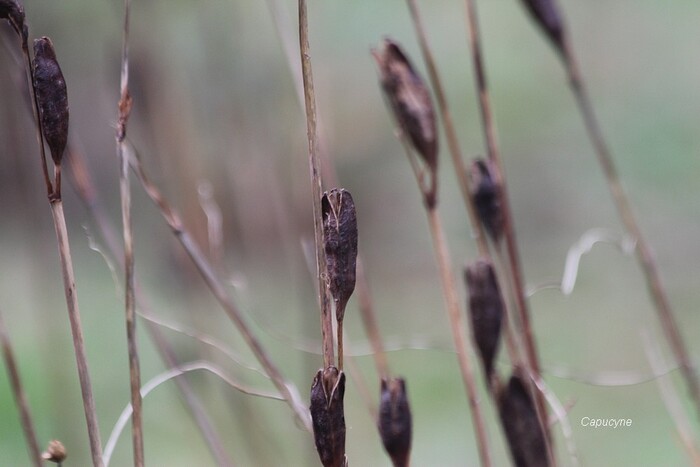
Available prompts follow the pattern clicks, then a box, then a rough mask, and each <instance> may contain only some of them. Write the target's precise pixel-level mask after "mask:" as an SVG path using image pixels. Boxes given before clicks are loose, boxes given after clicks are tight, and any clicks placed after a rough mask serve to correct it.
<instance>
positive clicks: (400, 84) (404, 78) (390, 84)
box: [372, 39, 438, 172]
mask: <svg viewBox="0 0 700 467" xmlns="http://www.w3.org/2000/svg"><path fill="white" fill-rule="evenodd" d="M372 54H373V55H374V59H375V60H376V61H377V65H378V66H379V73H380V79H381V83H382V87H383V88H384V92H385V93H386V95H387V97H388V99H389V102H390V103H391V107H392V110H393V111H394V115H395V116H396V120H397V121H398V122H399V125H400V126H401V129H402V130H403V132H404V133H406V135H407V136H408V137H409V139H410V141H411V143H412V144H413V146H414V148H415V149H416V151H418V153H419V154H420V155H421V157H422V158H423V161H424V162H425V163H426V165H427V166H428V167H429V168H430V170H431V171H432V172H435V170H436V169H437V150H438V142H437V130H436V125H435V111H434V109H433V102H432V100H431V98H430V92H429V91H428V87H427V86H426V85H425V83H424V82H423V80H422V79H421V77H420V76H419V75H418V73H416V71H415V70H414V68H413V65H411V62H410V61H409V60H408V58H407V57H406V54H404V53H403V51H402V50H401V47H399V45H398V44H397V43H396V42H394V41H392V40H391V39H385V40H384V43H383V49H382V50H381V51H376V50H373V51H372Z"/></svg>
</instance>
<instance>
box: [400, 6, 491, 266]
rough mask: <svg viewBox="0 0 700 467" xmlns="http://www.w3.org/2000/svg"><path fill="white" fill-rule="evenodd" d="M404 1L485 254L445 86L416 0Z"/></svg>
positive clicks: (482, 251)
mask: <svg viewBox="0 0 700 467" xmlns="http://www.w3.org/2000/svg"><path fill="white" fill-rule="evenodd" d="M406 3H407V4H408V9H409V11H410V13H411V19H412V20H413V26H414V28H415V30H416V36H417V37H418V44H419V45H420V50H421V53H422V55H423V60H424V61H425V65H426V67H427V69H428V77H429V78H430V84H431V85H432V87H433V90H434V91H435V97H436V99H437V103H438V108H439V109H440V115H441V117H442V123H443V126H444V127H445V136H446V137H447V146H448V148H449V150H450V156H451V157H452V165H453V166H454V170H455V175H457V182H458V183H459V190H460V192H461V194H462V199H463V201H464V205H465V207H466V208H467V215H468V216H469V222H470V223H471V226H472V235H473V236H474V241H475V242H476V246H477V247H478V249H479V254H480V255H481V256H484V257H489V249H488V243H487V241H486V236H485V235H484V229H483V227H482V225H481V222H479V217H478V216H477V214H476V207H475V206H474V203H473V201H472V197H471V195H470V193H471V189H470V182H469V176H468V173H467V168H466V166H465V165H464V158H463V157H462V150H461V149H460V147H459V139H458V138H457V131H456V130H455V126H454V123H453V122H452V114H451V112H450V109H449V105H448V103H447V98H446V97H445V90H444V87H443V86H442V80H441V79H440V75H439V74H438V71H437V66H436V65H435V58H434V57H433V53H432V52H431V50H430V46H429V45H428V39H427V36H426V34H425V29H424V28H423V21H422V20H421V16H420V13H419V12H418V4H417V3H416V0H406Z"/></svg>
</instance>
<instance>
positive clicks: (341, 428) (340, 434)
mask: <svg viewBox="0 0 700 467" xmlns="http://www.w3.org/2000/svg"><path fill="white" fill-rule="evenodd" d="M344 396H345V373H343V372H342V371H339V370H338V369H337V368H336V367H334V366H330V367H328V368H326V369H322V370H318V373H316V376H315V377H314V382H313V384H312V385H311V406H310V410H311V420H312V424H313V429H314V440H315V442H316V451H318V456H319V458H320V459H321V463H322V464H323V466H324V467H345V465H346V462H347V461H346V458H345V414H344V409H343V397H344Z"/></svg>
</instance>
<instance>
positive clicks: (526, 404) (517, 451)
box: [498, 374, 549, 467]
mask: <svg viewBox="0 0 700 467" xmlns="http://www.w3.org/2000/svg"><path fill="white" fill-rule="evenodd" d="M498 411H499V413H500V415H501V423H503V430H504V431H505V433H506V439H507V440H508V446H509V447H510V454H511V456H512V457H513V462H514V464H515V465H516V467H547V466H548V465H549V456H547V446H546V444H545V439H544V433H542V427H541V426H540V422H539V420H538V418H537V411H536V409H535V405H534V404H533V402H532V399H531V398H530V393H529V392H528V390H527V387H526V386H525V383H524V382H523V381H522V379H521V377H520V376H518V375H515V374H514V375H513V376H511V378H510V382H509V383H508V386H507V387H506V388H505V390H504V391H503V392H502V393H501V395H500V396H499V400H498Z"/></svg>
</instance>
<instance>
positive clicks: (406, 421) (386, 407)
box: [377, 378, 413, 467]
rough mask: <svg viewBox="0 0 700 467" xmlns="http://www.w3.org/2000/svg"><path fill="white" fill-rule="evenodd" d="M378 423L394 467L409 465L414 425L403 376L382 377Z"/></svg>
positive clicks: (385, 447)
mask: <svg viewBox="0 0 700 467" xmlns="http://www.w3.org/2000/svg"><path fill="white" fill-rule="evenodd" d="M377 425H378V428H379V434H380V436H381V438H382V443H383V444H384V449H385V450H386V452H387V453H388V454H389V457H391V461H392V463H393V464H394V467H406V466H408V465H409V459H410V457H411V438H412V434H413V426H412V420H411V408H410V406H409V403H408V395H407V394H406V382H405V381H404V379H403V378H391V379H386V378H383V379H382V387H381V399H380V402H379V420H378V424H377Z"/></svg>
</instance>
